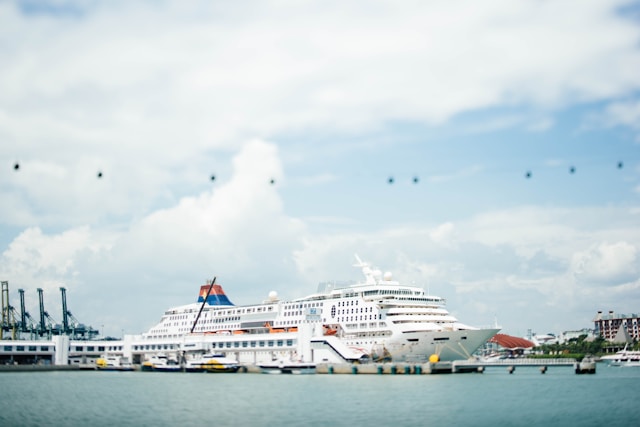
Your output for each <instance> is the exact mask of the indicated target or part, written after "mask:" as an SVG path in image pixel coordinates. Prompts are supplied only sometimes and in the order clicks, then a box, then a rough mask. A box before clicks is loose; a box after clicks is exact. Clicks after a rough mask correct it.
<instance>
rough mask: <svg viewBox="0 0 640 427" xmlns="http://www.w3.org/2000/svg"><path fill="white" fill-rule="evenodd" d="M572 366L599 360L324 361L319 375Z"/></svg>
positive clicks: (582, 368)
mask: <svg viewBox="0 0 640 427" xmlns="http://www.w3.org/2000/svg"><path fill="white" fill-rule="evenodd" d="M551 366H553V367H570V368H573V369H574V370H575V371H576V373H577V374H580V373H595V363H594V364H593V365H591V364H589V365H588V366H582V364H581V363H579V362H578V361H577V360H575V359H566V358H558V359H504V360H500V361H495V362H483V361H477V360H458V361H454V362H436V363H431V362H427V363H382V364H379V363H367V364H351V363H340V364H334V363H323V364H319V365H318V366H317V367H316V373H317V374H329V375H331V374H352V375H355V374H378V375H384V374H387V375H423V374H427V375H429V374H460V373H472V372H476V373H483V372H484V371H485V370H486V369H488V368H502V369H506V370H507V372H509V373H510V374H513V373H514V372H515V371H516V367H538V368H540V372H541V373H542V374H544V373H546V372H547V369H548V367H551Z"/></svg>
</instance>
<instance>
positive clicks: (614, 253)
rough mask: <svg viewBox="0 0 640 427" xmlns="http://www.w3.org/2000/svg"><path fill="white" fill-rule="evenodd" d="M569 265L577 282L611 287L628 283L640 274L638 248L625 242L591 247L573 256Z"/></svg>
mask: <svg viewBox="0 0 640 427" xmlns="http://www.w3.org/2000/svg"><path fill="white" fill-rule="evenodd" d="M571 264H572V270H573V273H574V274H575V276H576V280H578V281H579V282H587V283H588V282H591V283H595V284H602V285H609V286H611V285H617V284H621V283H629V282H631V281H633V280H636V279H637V278H638V275H639V274H640V269H639V268H638V265H640V260H638V248H637V247H636V246H635V245H633V244H630V243H628V242H625V241H621V242H616V243H606V242H605V243H600V244H598V245H595V246H592V247H590V248H588V249H587V250H585V251H581V252H578V253H576V254H574V256H573V258H572V262H571Z"/></svg>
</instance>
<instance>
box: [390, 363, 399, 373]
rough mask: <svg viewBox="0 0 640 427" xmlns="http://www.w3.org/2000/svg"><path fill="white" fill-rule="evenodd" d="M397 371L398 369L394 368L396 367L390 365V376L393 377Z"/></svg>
mask: <svg viewBox="0 0 640 427" xmlns="http://www.w3.org/2000/svg"><path fill="white" fill-rule="evenodd" d="M397 369H398V368H397V367H396V365H391V375H395V374H396V371H397Z"/></svg>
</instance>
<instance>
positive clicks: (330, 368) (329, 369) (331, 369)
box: [327, 365, 333, 374]
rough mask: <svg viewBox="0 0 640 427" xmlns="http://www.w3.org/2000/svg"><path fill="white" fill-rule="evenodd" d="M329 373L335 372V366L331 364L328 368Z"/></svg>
mask: <svg viewBox="0 0 640 427" xmlns="http://www.w3.org/2000/svg"><path fill="white" fill-rule="evenodd" d="M327 373H328V374H333V366H331V365H329V367H328V368H327Z"/></svg>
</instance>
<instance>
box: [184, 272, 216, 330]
mask: <svg viewBox="0 0 640 427" xmlns="http://www.w3.org/2000/svg"><path fill="white" fill-rule="evenodd" d="M215 283H216V278H215V277H214V278H213V281H212V282H211V285H210V286H209V289H207V295H205V297H204V301H202V305H201V306H200V311H198V315H197V316H196V320H194V321H193V325H192V326H191V331H190V332H189V333H190V334H192V333H193V330H194V329H195V328H196V325H197V324H198V319H200V315H201V314H202V310H204V305H205V304H206V303H207V299H209V294H210V293H211V290H212V289H213V285H214V284H215Z"/></svg>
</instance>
